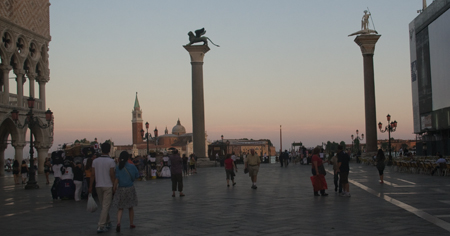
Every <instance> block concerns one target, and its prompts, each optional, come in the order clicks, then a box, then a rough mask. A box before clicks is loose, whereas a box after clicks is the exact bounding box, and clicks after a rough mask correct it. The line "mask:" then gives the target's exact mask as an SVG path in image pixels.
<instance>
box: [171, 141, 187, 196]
mask: <svg viewBox="0 0 450 236" xmlns="http://www.w3.org/2000/svg"><path fill="white" fill-rule="evenodd" d="M169 159H170V163H171V166H170V172H171V179H172V197H175V192H176V191H177V186H178V191H179V192H180V197H184V194H183V160H182V159H181V157H180V155H179V154H178V149H175V148H174V149H173V150H172V155H170V156H169Z"/></svg>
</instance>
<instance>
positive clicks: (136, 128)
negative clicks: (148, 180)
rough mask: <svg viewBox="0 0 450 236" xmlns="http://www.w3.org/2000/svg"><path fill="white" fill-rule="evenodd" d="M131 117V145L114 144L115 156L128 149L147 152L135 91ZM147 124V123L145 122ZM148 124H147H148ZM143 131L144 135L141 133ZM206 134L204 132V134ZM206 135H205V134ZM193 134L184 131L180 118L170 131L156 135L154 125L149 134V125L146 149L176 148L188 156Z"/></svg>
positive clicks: (134, 154) (191, 147) (135, 153)
mask: <svg viewBox="0 0 450 236" xmlns="http://www.w3.org/2000/svg"><path fill="white" fill-rule="evenodd" d="M131 113H132V119H131V127H132V141H133V144H132V145H118V146H114V152H115V156H116V157H117V156H119V154H120V152H122V151H128V152H129V153H131V154H132V155H133V157H134V156H145V155H146V154H147V140H146V139H145V134H146V133H147V128H145V129H144V124H143V119H142V110H141V107H140V105H139V100H138V96H137V93H136V99H135V101H134V108H133V111H132V112H131ZM146 125H147V124H146ZM148 126H149V125H148ZM142 133H144V135H142ZM205 135H206V134H205ZM206 137H207V135H206ZM206 137H205V147H206V150H207V147H208V145H209V143H208V142H207V141H206ZM193 147H194V146H193V135H192V133H186V128H184V126H183V125H181V122H180V119H178V121H177V124H176V125H175V126H174V127H173V128H172V133H171V134H169V130H168V129H167V127H166V129H165V131H164V135H160V136H159V135H158V129H157V127H155V129H154V130H153V134H151V129H150V127H149V140H148V149H149V152H150V153H155V152H164V151H167V150H168V149H169V148H176V149H178V151H179V153H180V155H183V154H186V156H189V155H190V154H192V153H193V150H194V149H193Z"/></svg>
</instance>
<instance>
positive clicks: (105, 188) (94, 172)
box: [89, 143, 116, 233]
mask: <svg viewBox="0 0 450 236" xmlns="http://www.w3.org/2000/svg"><path fill="white" fill-rule="evenodd" d="M101 148H102V155H101V156H99V157H98V158H95V160H94V161H93V162H92V169H91V181H90V185H89V193H92V186H93V184H94V180H95V184H96V187H95V188H96V190H97V196H98V200H99V201H100V205H101V207H102V211H101V213H100V219H99V221H98V228H97V233H103V232H106V231H108V229H109V228H111V221H110V218H109V208H110V206H111V201H112V189H113V183H114V180H115V174H114V168H115V167H116V165H115V162H114V159H112V158H111V157H110V156H109V151H110V150H111V145H110V144H109V143H102V144H101Z"/></svg>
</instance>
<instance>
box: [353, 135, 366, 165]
mask: <svg viewBox="0 0 450 236" xmlns="http://www.w3.org/2000/svg"><path fill="white" fill-rule="evenodd" d="M351 137H352V153H353V152H354V148H353V143H355V140H358V152H359V140H363V139H364V134H361V137H359V130H356V137H355V136H353V134H352V135H351ZM356 162H357V163H359V158H358V155H356Z"/></svg>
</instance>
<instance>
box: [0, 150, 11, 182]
mask: <svg viewBox="0 0 450 236" xmlns="http://www.w3.org/2000/svg"><path fill="white" fill-rule="evenodd" d="M5 149H6V145H5V144H0V167H1V168H0V176H5V168H3V167H4V166H5ZM11 164H12V163H11Z"/></svg>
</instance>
